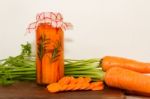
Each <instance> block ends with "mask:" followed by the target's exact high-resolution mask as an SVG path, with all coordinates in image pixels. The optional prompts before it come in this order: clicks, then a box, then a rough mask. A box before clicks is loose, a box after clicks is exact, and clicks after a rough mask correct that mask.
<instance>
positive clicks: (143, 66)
mask: <svg viewBox="0 0 150 99" xmlns="http://www.w3.org/2000/svg"><path fill="white" fill-rule="evenodd" d="M100 65H101V66H102V69H103V70H104V71H107V70H108V69H110V68H112V67H121V68H125V69H129V70H133V71H137V72H140V73H150V63H144V62H139V61H136V60H132V59H127V58H121V57H115V56H105V57H103V58H102V60H101V63H100Z"/></svg>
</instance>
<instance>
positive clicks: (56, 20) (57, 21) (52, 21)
mask: <svg viewBox="0 0 150 99" xmlns="http://www.w3.org/2000/svg"><path fill="white" fill-rule="evenodd" d="M39 23H48V24H49V25H51V26H52V27H54V28H61V29H62V30H67V29H72V27H73V26H72V24H71V23H67V22H63V17H62V15H61V14H60V13H53V12H42V13H39V14H37V16H36V22H33V23H31V24H29V26H28V28H27V30H28V32H29V33H30V32H31V31H32V30H35V29H36V28H37V27H38V25H39Z"/></svg>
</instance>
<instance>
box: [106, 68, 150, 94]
mask: <svg viewBox="0 0 150 99" xmlns="http://www.w3.org/2000/svg"><path fill="white" fill-rule="evenodd" d="M104 81H105V83H106V84H107V85H108V86H110V87H116V88H120V89H125V90H129V91H134V92H138V93H144V94H147V95H150V77H149V76H147V75H144V74H141V73H138V72H135V71H132V70H128V69H124V68H120V67H113V68H111V69H109V70H108V71H107V72H106V74H105V76H104Z"/></svg>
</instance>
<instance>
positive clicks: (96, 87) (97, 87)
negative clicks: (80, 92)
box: [91, 85, 104, 90]
mask: <svg viewBox="0 0 150 99" xmlns="http://www.w3.org/2000/svg"><path fill="white" fill-rule="evenodd" d="M103 89H104V85H99V86H95V87H93V88H92V89H91V90H103Z"/></svg>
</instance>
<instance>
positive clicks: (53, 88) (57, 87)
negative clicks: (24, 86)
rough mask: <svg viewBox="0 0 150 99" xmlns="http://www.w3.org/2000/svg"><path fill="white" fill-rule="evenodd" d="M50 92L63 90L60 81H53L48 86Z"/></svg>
mask: <svg viewBox="0 0 150 99" xmlns="http://www.w3.org/2000/svg"><path fill="white" fill-rule="evenodd" d="M47 89H48V91H49V92H52V93H55V92H59V91H60V90H61V86H60V85H59V84H58V83H52V84H50V85H48V86H47Z"/></svg>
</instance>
